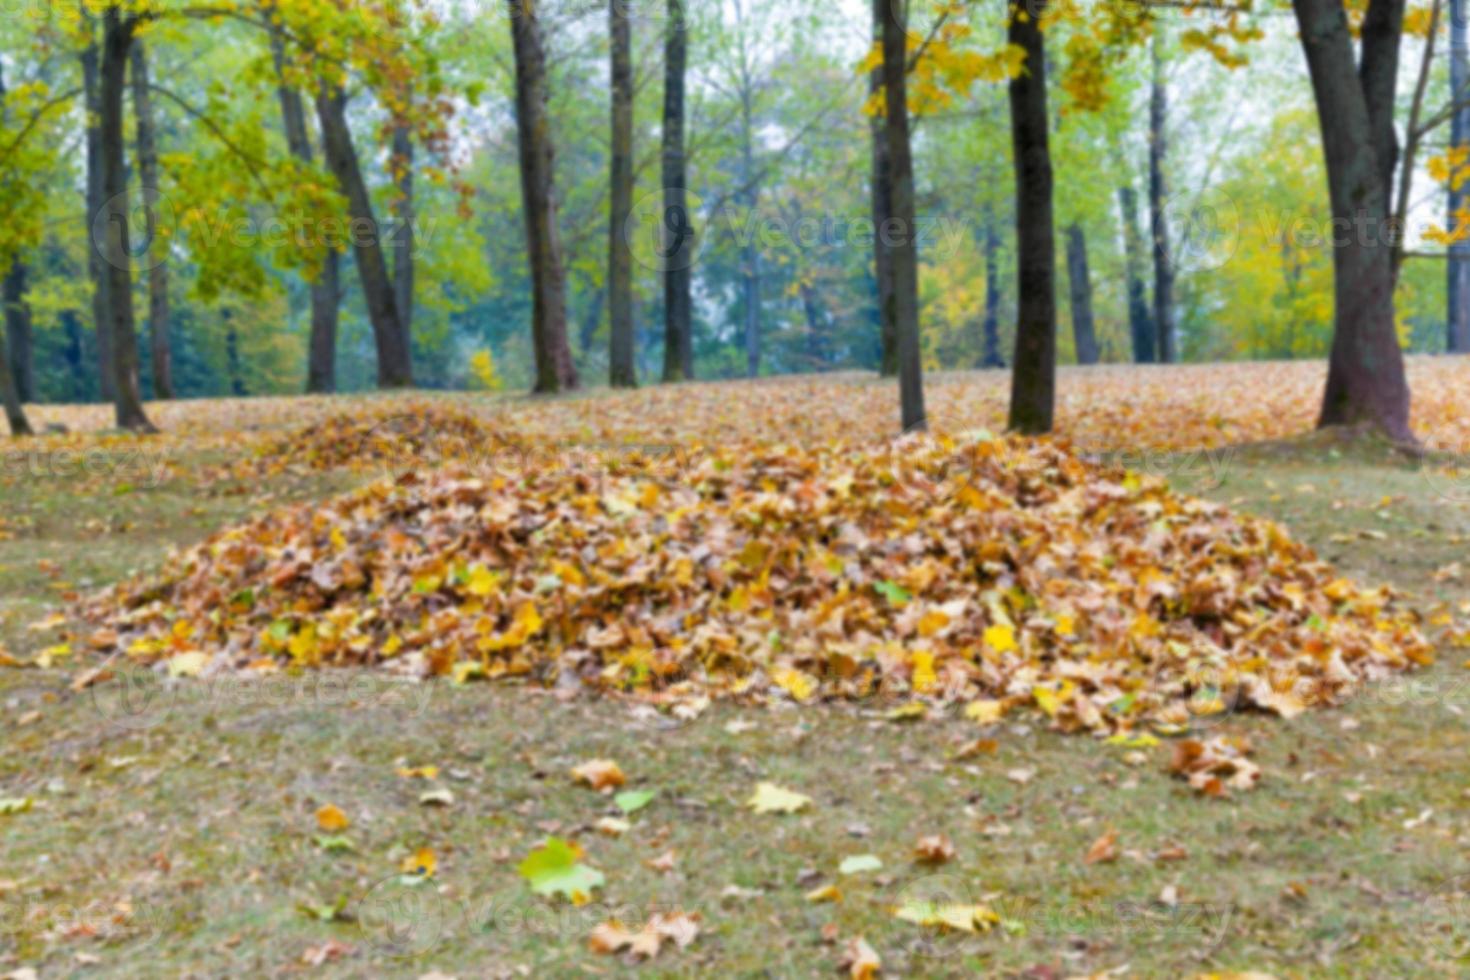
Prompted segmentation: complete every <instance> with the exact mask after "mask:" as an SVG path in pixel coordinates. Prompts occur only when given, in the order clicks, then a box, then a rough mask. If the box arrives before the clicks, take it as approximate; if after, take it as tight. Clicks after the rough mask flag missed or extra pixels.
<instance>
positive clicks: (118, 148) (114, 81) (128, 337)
mask: <svg viewBox="0 0 1470 980" xmlns="http://www.w3.org/2000/svg"><path fill="white" fill-rule="evenodd" d="M102 23H103V37H102V66H101V71H100V93H101V102H102V114H101V119H100V123H99V127H98V128H99V129H100V133H99V134H98V136H99V140H100V142H101V149H102V198H103V205H102V219H103V222H104V224H103V225H102V227H101V228H98V227H96V226H94V227H93V229H92V231H93V234H92V238H93V241H94V243H95V244H96V247H98V248H100V251H101V255H100V256H99V261H100V262H101V267H102V272H103V275H104V276H106V277H107V300H108V302H107V306H108V317H107V327H108V330H109V332H110V333H111V340H112V368H113V374H112V383H113V402H112V404H113V409H114V415H115V417H116V420H117V427H118V428H119V429H128V430H132V431H135V432H156V431H157V430H156V429H154V427H153V423H152V422H150V421H148V416H147V415H146V414H144V412H143V394H142V387H141V385H140V384H139V381H138V335H137V329H136V327H135V325H134V322H133V292H132V285H133V274H132V273H133V270H132V251H131V246H130V244H129V239H128V210H129V209H128V171H127V163H126V160H125V158H124V145H125V144H124V136H123V94H124V92H125V90H126V88H127V80H128V78H127V76H128V58H129V55H130V53H131V50H132V46H133V39H134V29H135V27H136V24H137V22H136V21H135V20H134V19H132V18H131V17H129V18H124V17H123V15H122V13H121V12H120V11H119V10H118V8H116V7H110V8H108V10H107V12H106V13H105V14H104V15H103V21H102ZM99 239H100V241H98V240H99Z"/></svg>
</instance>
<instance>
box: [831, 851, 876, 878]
mask: <svg viewBox="0 0 1470 980" xmlns="http://www.w3.org/2000/svg"><path fill="white" fill-rule="evenodd" d="M882 869H883V862H882V861H880V860H879V859H878V858H877V857H876V856H874V855H872V854H854V855H853V856H852V857H848V858H843V859H842V863H841V864H839V865H838V866H837V873H838V874H844V875H857V874H862V873H863V872H864V871H881V870H882Z"/></svg>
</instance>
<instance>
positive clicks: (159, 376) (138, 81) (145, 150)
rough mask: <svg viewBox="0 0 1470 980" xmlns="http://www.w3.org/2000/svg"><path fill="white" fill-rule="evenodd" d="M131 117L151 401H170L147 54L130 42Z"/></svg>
mask: <svg viewBox="0 0 1470 980" xmlns="http://www.w3.org/2000/svg"><path fill="white" fill-rule="evenodd" d="M132 69H133V115H134V116H135V117H136V121H137V124H138V176H139V182H140V183H141V185H142V189H141V196H142V198H143V221H144V225H145V227H144V232H145V241H146V242H147V244H148V251H147V252H146V253H145V254H146V256H147V259H146V261H147V263H148V337H149V341H150V343H151V347H152V353H153V397H154V398H157V399H159V400H165V401H166V400H168V399H170V398H173V397H174V373H173V353H172V348H171V347H170V345H169V340H168V330H169V304H168V252H167V249H168V243H167V242H164V241H162V240H160V239H159V236H158V211H157V208H156V207H155V204H156V203H157V201H158V200H159V198H160V194H159V191H158V140H157V136H156V129H155V127H154V121H153V96H152V93H150V92H149V90H148V54H147V52H146V51H145V50H144V47H143V42H142V41H134V42H133V61H132Z"/></svg>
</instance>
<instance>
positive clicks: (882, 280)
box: [868, 0, 898, 378]
mask: <svg viewBox="0 0 1470 980" xmlns="http://www.w3.org/2000/svg"><path fill="white" fill-rule="evenodd" d="M890 6H891V5H890V4H887V3H883V2H882V0H875V2H874V4H873V40H874V43H875V44H882V43H883V21H884V20H885V19H886V17H887V13H888V10H889V9H890ZM868 91H869V93H870V94H871V95H878V94H879V93H881V92H882V91H883V68H882V66H881V65H880V66H879V67H877V68H874V69H873V71H872V73H871V75H870V76H869V78H868ZM885 125H886V124H885V122H884V118H883V116H882V115H874V116H873V117H872V118H871V119H869V121H868V128H869V131H870V136H871V138H872V141H873V170H872V181H871V188H872V191H871V197H872V208H873V276H874V278H875V279H876V280H877V281H878V329H879V337H880V338H881V342H882V361H881V362H880V364H879V371H880V373H881V374H882V375H883V377H885V378H896V377H898V327H897V324H896V322H895V320H896V316H897V311H896V310H895V308H894V299H893V268H892V266H891V264H890V263H889V258H888V249H886V248H885V247H884V246H883V241H882V235H883V229H884V228H885V227H887V225H888V220H889V218H891V217H893V202H892V193H891V190H892V177H891V174H890V169H891V165H890V163H889V160H888V133H887V131H886V129H885Z"/></svg>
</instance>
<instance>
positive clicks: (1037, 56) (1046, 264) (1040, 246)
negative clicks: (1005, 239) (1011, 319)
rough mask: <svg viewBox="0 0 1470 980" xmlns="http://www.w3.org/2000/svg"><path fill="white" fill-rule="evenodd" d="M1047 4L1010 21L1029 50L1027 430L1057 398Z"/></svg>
mask: <svg viewBox="0 0 1470 980" xmlns="http://www.w3.org/2000/svg"><path fill="white" fill-rule="evenodd" d="M1043 6H1044V5H1043V4H1036V5H1026V6H1023V7H1020V8H1017V11H1016V13H1015V14H1014V15H1013V16H1012V17H1011V22H1010V25H1009V27H1008V28H1007V36H1008V37H1009V39H1010V43H1011V44H1014V45H1016V46H1017V47H1019V48H1020V49H1021V50H1022V51H1024V52H1025V53H1026V61H1025V64H1024V66H1023V68H1022V70H1021V74H1019V75H1017V76H1016V77H1015V78H1013V79H1011V83H1010V100H1011V145H1012V153H1013V156H1014V159H1015V165H1016V278H1017V281H1018V285H1019V287H1020V300H1019V304H1018V306H1019V309H1018V315H1017V319H1016V353H1015V361H1014V365H1013V367H1012V370H1011V416H1010V427H1011V428H1012V429H1014V430H1016V431H1017V432H1022V433H1027V434H1037V433H1042V432H1050V431H1051V428H1052V415H1053V412H1054V411H1055V405H1056V370H1057V297H1056V290H1057V258H1056V231H1055V228H1054V225H1053V220H1052V168H1051V147H1050V144H1049V141H1048V139H1047V112H1046V45H1045V38H1044V37H1043V36H1042V33H1041V26H1040V24H1039V18H1040V17H1041V16H1042V10H1043ZM1028 11H1029V13H1028Z"/></svg>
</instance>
